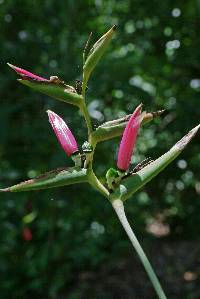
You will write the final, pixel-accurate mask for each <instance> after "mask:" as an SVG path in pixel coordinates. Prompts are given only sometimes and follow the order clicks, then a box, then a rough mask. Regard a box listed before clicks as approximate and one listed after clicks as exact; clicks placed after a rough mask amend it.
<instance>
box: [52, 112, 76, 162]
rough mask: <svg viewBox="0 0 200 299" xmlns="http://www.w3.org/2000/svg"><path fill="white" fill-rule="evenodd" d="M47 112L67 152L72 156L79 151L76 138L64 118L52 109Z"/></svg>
mask: <svg viewBox="0 0 200 299" xmlns="http://www.w3.org/2000/svg"><path fill="white" fill-rule="evenodd" d="M47 113H48V117H49V122H50V124H51V126H52V128H53V130H54V132H55V134H56V136H57V138H58V141H59V142H60V145H61V146H62V148H63V150H64V151H65V152H66V154H67V155H68V156H69V157H70V156H71V155H72V154H75V153H78V145H77V142H76V139H75V138H74V136H73V134H72V132H71V131H70V129H69V128H68V126H67V124H66V123H65V122H64V120H63V119H62V118H61V117H60V116H58V115H57V114H56V113H54V112H53V111H51V110H48V111H47Z"/></svg>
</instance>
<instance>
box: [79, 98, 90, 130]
mask: <svg viewBox="0 0 200 299" xmlns="http://www.w3.org/2000/svg"><path fill="white" fill-rule="evenodd" d="M80 110H81V112H82V113H83V116H84V118H85V121H86V124H87V128H88V135H90V134H91V133H92V122H91V118H90V115H89V112H88V109H87V107H86V104H85V100H84V102H83V103H82V105H81V107H80Z"/></svg>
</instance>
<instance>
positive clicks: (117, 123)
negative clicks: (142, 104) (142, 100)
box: [91, 110, 164, 142]
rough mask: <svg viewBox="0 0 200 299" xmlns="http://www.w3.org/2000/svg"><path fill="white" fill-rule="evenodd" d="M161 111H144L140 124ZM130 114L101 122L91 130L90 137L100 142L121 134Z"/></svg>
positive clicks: (161, 111) (158, 114)
mask: <svg viewBox="0 0 200 299" xmlns="http://www.w3.org/2000/svg"><path fill="white" fill-rule="evenodd" d="M163 112H164V110H160V111H156V112H148V113H147V112H146V114H145V115H144V118H143V121H142V125H144V124H146V123H148V122H149V121H151V120H152V119H153V118H155V117H157V116H160V115H161V114H162V113H163ZM131 115H132V114H130V115H126V116H125V117H122V118H119V119H116V120H112V121H108V122H106V123H104V124H102V125H101V126H99V127H98V128H97V129H96V130H95V131H94V132H92V134H91V135H92V139H93V140H95V142H100V141H105V140H109V139H112V138H114V137H118V136H121V135H122V133H123V131H124V129H125V127H126V124H127V122H128V120H129V119H130V117H131Z"/></svg>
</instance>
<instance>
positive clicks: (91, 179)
mask: <svg viewBox="0 0 200 299" xmlns="http://www.w3.org/2000/svg"><path fill="white" fill-rule="evenodd" d="M88 183H90V185H92V187H94V188H95V189H96V190H98V191H99V192H100V193H101V194H102V195H104V196H105V197H106V198H108V197H109V195H110V193H109V191H108V190H107V189H106V188H105V187H104V185H103V184H102V183H101V182H100V181H99V179H98V178H97V177H96V175H95V174H94V172H93V170H92V168H90V169H88Z"/></svg>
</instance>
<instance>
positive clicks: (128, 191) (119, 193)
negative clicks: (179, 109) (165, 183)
mask: <svg viewBox="0 0 200 299" xmlns="http://www.w3.org/2000/svg"><path fill="white" fill-rule="evenodd" d="M199 128H200V125H198V126H196V127H195V128H193V129H192V130H191V131H190V132H189V133H188V134H186V135H185V136H184V137H183V138H182V139H181V140H179V141H178V142H177V143H176V144H175V145H174V146H173V147H172V148H171V149H170V150H169V151H168V152H167V153H165V154H164V155H162V156H161V157H159V158H158V159H157V160H155V161H154V162H152V163H151V164H149V165H147V166H146V167H144V168H143V169H141V170H140V171H138V172H137V173H135V174H133V175H132V176H129V177H127V178H124V179H122V181H121V182H120V184H119V186H118V187H117V188H116V189H115V191H114V192H113V193H112V194H111V195H110V200H111V201H113V200H116V199H121V200H122V201H125V200H126V199H128V198H130V197H131V196H132V195H133V194H134V193H135V192H136V191H137V190H139V189H140V188H141V187H143V186H144V185H145V184H147V183H148V182H149V181H150V180H152V179H153V178H154V177H155V176H157V175H158V174H159V173H160V172H161V171H162V170H163V169H164V168H165V167H167V165H168V164H169V163H171V162H172V161H173V160H174V159H175V158H176V157H177V156H178V155H179V154H180V153H181V152H182V151H183V149H184V148H185V147H186V146H187V144H188V143H189V142H190V141H191V139H192V138H193V137H194V136H195V135H196V133H197V132H198V129H199Z"/></svg>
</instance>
